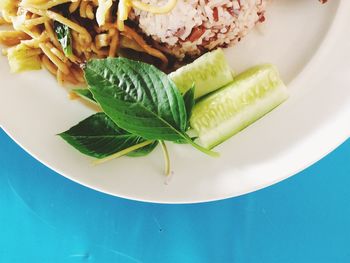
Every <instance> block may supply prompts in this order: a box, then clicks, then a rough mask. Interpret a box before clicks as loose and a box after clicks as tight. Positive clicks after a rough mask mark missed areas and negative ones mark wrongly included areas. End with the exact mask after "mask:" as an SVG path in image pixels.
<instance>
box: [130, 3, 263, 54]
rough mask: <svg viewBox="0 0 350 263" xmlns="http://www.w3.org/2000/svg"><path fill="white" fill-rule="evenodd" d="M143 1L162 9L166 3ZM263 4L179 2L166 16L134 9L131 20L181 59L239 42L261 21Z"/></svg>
mask: <svg viewBox="0 0 350 263" xmlns="http://www.w3.org/2000/svg"><path fill="white" fill-rule="evenodd" d="M142 1H143V2H144V3H149V4H152V5H159V6H161V5H164V4H165V3H166V2H167V1H168V0H142ZM266 1H267V0H178V2H177V4H176V7H175V8H174V9H173V10H172V11H171V12H170V13H168V14H162V15H157V14H152V13H149V12H144V11H139V10H136V9H135V10H134V13H133V14H132V15H131V18H132V19H134V20H137V21H138V23H139V27H140V29H141V30H142V31H143V33H144V34H146V35H148V36H150V37H151V38H152V39H153V40H154V41H156V42H157V43H159V44H160V45H161V46H162V47H163V49H166V51H167V52H169V53H171V54H173V55H174V56H176V57H177V58H179V59H183V58H184V57H185V56H198V55H200V54H202V53H203V52H205V51H206V50H211V49H214V48H216V47H227V46H230V45H233V44H235V43H237V42H238V41H240V40H241V38H242V37H244V36H245V35H246V34H247V33H248V32H249V31H250V30H251V29H252V28H253V27H254V26H255V25H256V24H257V23H258V22H262V21H264V19H265V18H264V12H265V6H266Z"/></svg>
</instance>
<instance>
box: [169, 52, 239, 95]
mask: <svg viewBox="0 0 350 263" xmlns="http://www.w3.org/2000/svg"><path fill="white" fill-rule="evenodd" d="M169 76H170V78H171V79H172V81H174V82H175V84H176V86H177V88H178V89H179V90H180V92H181V93H185V92H186V91H187V90H188V89H189V88H191V86H192V85H193V84H194V85H195V87H196V89H195V94H194V97H195V98H199V97H201V96H203V95H205V94H207V93H210V92H212V91H214V90H216V89H218V88H220V87H222V86H224V85H226V84H228V83H229V82H231V81H232V80H233V71H232V69H231V68H230V66H229V64H228V62H227V60H226V58H225V54H224V52H223V51H222V49H217V50H215V51H212V52H208V53H207V54H205V55H203V56H201V57H200V58H198V59H197V60H195V61H194V62H192V63H191V64H188V65H186V66H183V67H181V68H179V69H178V70H176V71H174V72H172V73H171V74H170V75H169Z"/></svg>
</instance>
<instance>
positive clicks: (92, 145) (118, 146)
mask: <svg viewBox="0 0 350 263" xmlns="http://www.w3.org/2000/svg"><path fill="white" fill-rule="evenodd" d="M59 136H61V137H62V138H63V139H64V140H65V141H67V142H68V143H69V144H70V145H72V146H73V147H74V148H76V149H77V150H78V151H80V152H82V153H83V154H86V155H89V156H92V157H95V158H98V159H102V158H105V157H107V156H109V155H112V154H114V153H117V152H120V151H122V150H124V149H127V148H129V147H131V146H134V145H137V144H139V143H142V142H145V141H146V140H145V139H144V138H142V137H140V136H136V135H133V134H130V133H128V132H126V131H124V130H123V129H121V128H119V127H118V126H117V125H115V123H114V122H113V121H112V120H111V119H110V118H109V117H108V116H107V115H106V114H104V113H96V114H94V115H92V116H90V117H88V118H87V119H85V120H83V121H81V122H80V123H79V124H77V125H76V126H74V127H72V128H70V129H69V130H68V131H65V132H63V133H61V134H59ZM156 146H157V143H152V144H150V145H148V146H145V147H143V148H141V149H139V150H136V151H135V152H133V153H129V154H130V155H131V156H144V155H146V154H148V153H150V152H151V151H152V150H153V149H154V148H155V147H156Z"/></svg>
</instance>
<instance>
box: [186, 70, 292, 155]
mask: <svg viewBox="0 0 350 263" xmlns="http://www.w3.org/2000/svg"><path fill="white" fill-rule="evenodd" d="M287 98H288V92H287V88H286V86H285V85H284V84H283V82H282V80H281V79H280V77H279V74H278V71H277V69H276V68H275V67H274V66H272V65H261V66H257V67H254V68H251V69H249V70H247V71H246V72H244V73H242V74H240V75H238V76H237V77H236V78H235V79H234V81H233V82H232V83H230V84H228V85H227V86H225V87H223V88H222V89H220V90H218V91H216V92H214V93H212V94H210V95H208V96H207V97H205V98H203V99H202V100H201V101H199V102H198V103H197V104H196V105H195V106H194V108H193V112H192V117H191V120H190V123H191V128H192V129H194V130H195V131H196V133H197V134H198V139H197V142H198V143H199V144H200V145H202V146H203V147H206V148H209V149H211V148H213V147H215V146H216V145H218V144H220V143H222V142H223V141H225V140H227V139H228V138H230V137H231V136H233V135H234V134H236V133H238V132H239V131H241V130H243V129H244V128H246V127H247V126H249V125H250V124H252V123H253V122H255V121H256V120H258V119H259V118H261V117H262V116H264V115H265V114H266V113H268V112H270V111H271V110H272V109H274V108H275V107H277V106H278V105H279V104H281V103H282V102H283V101H285V100H286V99H287Z"/></svg>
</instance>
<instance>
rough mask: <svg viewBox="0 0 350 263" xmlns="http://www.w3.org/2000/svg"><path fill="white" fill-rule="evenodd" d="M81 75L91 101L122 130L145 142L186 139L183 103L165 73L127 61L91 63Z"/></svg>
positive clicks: (114, 60)
mask: <svg viewBox="0 0 350 263" xmlns="http://www.w3.org/2000/svg"><path fill="white" fill-rule="evenodd" d="M84 71H85V79H86V80H87V83H88V85H89V89H90V91H91V92H92V94H93V97H94V98H95V100H96V101H97V102H98V104H99V105H100V106H101V108H102V109H103V111H104V112H105V113H106V114H107V115H108V116H109V117H110V118H111V119H112V120H113V121H114V122H115V123H116V124H117V125H118V126H119V127H121V128H122V129H124V130H127V131H128V132H130V133H132V134H136V135H138V136H141V137H143V138H146V139H148V140H168V141H177V140H179V139H183V138H185V137H186V135H185V131H186V129H187V127H188V122H187V116H186V108H185V103H184V100H183V98H182V96H181V94H180V92H179V91H178V89H177V88H176V86H175V84H174V83H173V82H172V81H171V80H170V79H169V77H168V76H167V75H166V74H165V73H163V72H161V71H160V70H158V69H157V68H155V67H154V66H152V65H149V64H146V63H142V62H137V61H132V60H129V59H126V58H108V59H103V60H91V61H89V62H88V63H87V65H86V67H85V69H84Z"/></svg>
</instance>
